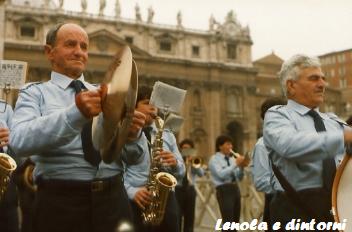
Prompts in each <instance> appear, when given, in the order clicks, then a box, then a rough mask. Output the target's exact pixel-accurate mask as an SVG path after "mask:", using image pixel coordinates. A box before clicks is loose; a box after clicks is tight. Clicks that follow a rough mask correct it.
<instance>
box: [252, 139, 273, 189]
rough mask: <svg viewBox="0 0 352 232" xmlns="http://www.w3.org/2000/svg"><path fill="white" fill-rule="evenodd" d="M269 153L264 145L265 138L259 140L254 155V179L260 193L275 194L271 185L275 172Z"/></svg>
mask: <svg viewBox="0 0 352 232" xmlns="http://www.w3.org/2000/svg"><path fill="white" fill-rule="evenodd" d="M268 155H269V151H268V149H267V148H266V147H265V145H264V141H263V137H261V138H259V139H258V141H257V143H256V144H255V146H254V149H253V153H252V164H251V169H252V177H253V183H254V186H255V188H256V189H257V190H258V191H260V192H265V193H273V192H274V189H273V186H272V184H271V179H272V178H273V171H272V169H271V165H270V162H269V156H268Z"/></svg>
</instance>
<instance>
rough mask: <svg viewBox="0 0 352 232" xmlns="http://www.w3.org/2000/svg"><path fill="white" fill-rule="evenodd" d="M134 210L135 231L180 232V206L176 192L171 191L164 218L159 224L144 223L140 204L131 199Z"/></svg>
mask: <svg viewBox="0 0 352 232" xmlns="http://www.w3.org/2000/svg"><path fill="white" fill-rule="evenodd" d="M131 206H132V211H133V224H134V228H135V232H179V231H180V228H179V218H178V211H179V210H178V206H177V202H176V197H175V193H174V192H173V191H171V192H170V194H169V197H168V201H167V204H166V209H165V215H164V220H163V221H162V222H161V224H160V225H159V226H150V225H145V224H143V218H142V211H141V209H140V208H139V207H138V205H137V204H136V203H135V202H134V201H131Z"/></svg>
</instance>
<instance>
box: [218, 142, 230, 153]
mask: <svg viewBox="0 0 352 232" xmlns="http://www.w3.org/2000/svg"><path fill="white" fill-rule="evenodd" d="M219 149H220V152H221V153H222V154H225V155H229V154H230V153H231V150H232V143H231V142H225V143H224V144H223V145H220V146H219Z"/></svg>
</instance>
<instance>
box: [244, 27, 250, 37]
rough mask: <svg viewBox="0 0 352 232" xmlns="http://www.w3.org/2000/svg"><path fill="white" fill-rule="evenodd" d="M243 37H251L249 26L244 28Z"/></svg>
mask: <svg viewBox="0 0 352 232" xmlns="http://www.w3.org/2000/svg"><path fill="white" fill-rule="evenodd" d="M243 35H244V36H250V30H249V26H248V25H247V26H246V27H245V28H243Z"/></svg>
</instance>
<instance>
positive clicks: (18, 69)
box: [0, 60, 28, 89]
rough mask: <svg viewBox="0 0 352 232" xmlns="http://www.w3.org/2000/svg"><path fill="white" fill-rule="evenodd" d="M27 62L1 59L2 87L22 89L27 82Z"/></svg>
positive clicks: (0, 84)
mask: <svg viewBox="0 0 352 232" xmlns="http://www.w3.org/2000/svg"><path fill="white" fill-rule="evenodd" d="M27 68H28V65H27V62H24V61H17V60H0V88H5V87H6V88H10V89H20V88H21V87H22V86H23V85H24V83H25V82H26V76H27Z"/></svg>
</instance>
